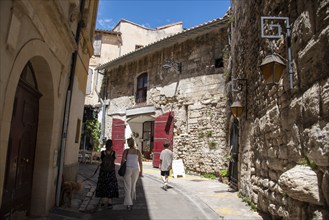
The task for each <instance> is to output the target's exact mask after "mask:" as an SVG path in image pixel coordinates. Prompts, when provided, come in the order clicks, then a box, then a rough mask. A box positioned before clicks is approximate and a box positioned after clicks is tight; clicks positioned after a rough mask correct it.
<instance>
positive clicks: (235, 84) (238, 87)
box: [231, 78, 248, 118]
mask: <svg viewBox="0 0 329 220" xmlns="http://www.w3.org/2000/svg"><path fill="white" fill-rule="evenodd" d="M242 83H245V84H244V86H245V94H244V95H245V106H247V96H248V94H247V79H241V78H232V93H233V96H234V93H238V92H241V91H242V86H243V84H242ZM243 110H244V106H243V105H242V104H241V102H240V101H239V100H238V99H237V98H236V97H235V101H234V102H233V104H232V105H231V112H232V115H233V116H234V117H235V118H240V117H241V115H242V112H243ZM245 112H246V118H247V107H246V110H245Z"/></svg>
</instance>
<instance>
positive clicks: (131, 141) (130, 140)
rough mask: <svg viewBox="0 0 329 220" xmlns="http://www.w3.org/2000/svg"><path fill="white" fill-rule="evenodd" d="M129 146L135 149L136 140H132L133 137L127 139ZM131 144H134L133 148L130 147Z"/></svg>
mask: <svg viewBox="0 0 329 220" xmlns="http://www.w3.org/2000/svg"><path fill="white" fill-rule="evenodd" d="M127 144H128V146H129V147H130V148H131V147H135V140H134V138H132V137H130V138H128V139H127ZM130 144H132V145H131V146H130Z"/></svg>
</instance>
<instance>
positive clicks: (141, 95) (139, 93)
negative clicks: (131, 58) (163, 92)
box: [136, 73, 147, 103]
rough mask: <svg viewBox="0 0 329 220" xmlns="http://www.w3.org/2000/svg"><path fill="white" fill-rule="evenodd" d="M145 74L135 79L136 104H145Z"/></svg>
mask: <svg viewBox="0 0 329 220" xmlns="http://www.w3.org/2000/svg"><path fill="white" fill-rule="evenodd" d="M146 94H147V73H143V74H141V75H140V76H138V77H137V90H136V103H142V102H146Z"/></svg>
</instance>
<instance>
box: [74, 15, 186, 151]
mask: <svg viewBox="0 0 329 220" xmlns="http://www.w3.org/2000/svg"><path fill="white" fill-rule="evenodd" d="M181 31H183V27H182V22H177V23H172V24H167V25H165V26H160V27H156V28H154V29H153V28H146V27H143V26H141V25H138V24H135V23H133V22H131V21H128V20H125V19H121V20H120V21H119V22H118V24H117V25H116V26H115V27H114V28H113V29H112V30H95V37H94V55H93V56H92V57H91V59H90V64H89V73H88V81H87V88H86V97H85V113H86V112H88V111H96V112H98V118H99V120H100V121H101V123H102V125H103V124H105V118H104V117H103V116H104V114H103V112H104V111H105V106H106V105H108V103H107V101H106V99H107V98H106V97H104V94H103V93H102V94H101V93H100V88H101V85H102V81H103V76H104V73H103V72H102V71H97V70H96V67H97V66H99V65H101V64H104V63H106V62H108V61H109V60H113V59H116V58H118V57H120V56H122V55H124V54H127V53H130V52H134V51H136V50H138V49H141V48H143V47H144V46H147V45H149V44H151V43H154V42H155V41H158V40H160V39H163V38H166V37H168V36H170V35H173V34H177V33H179V32H181ZM101 136H102V137H101V139H106V138H108V137H110V136H111V135H110V134H109V130H107V129H105V127H102V133H101ZM84 144H85V143H81V145H82V146H83V145H84Z"/></svg>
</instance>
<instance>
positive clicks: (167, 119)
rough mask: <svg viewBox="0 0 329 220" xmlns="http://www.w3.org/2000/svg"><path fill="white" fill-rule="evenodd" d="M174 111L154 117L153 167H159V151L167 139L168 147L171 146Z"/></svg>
mask: <svg viewBox="0 0 329 220" xmlns="http://www.w3.org/2000/svg"><path fill="white" fill-rule="evenodd" d="M173 134H174V112H167V113H165V114H163V115H160V116H158V117H157V118H155V123H154V148H153V167H159V163H160V153H161V151H162V150H163V149H164V148H163V143H164V142H165V141H169V143H170V149H171V150H172V147H173Z"/></svg>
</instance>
